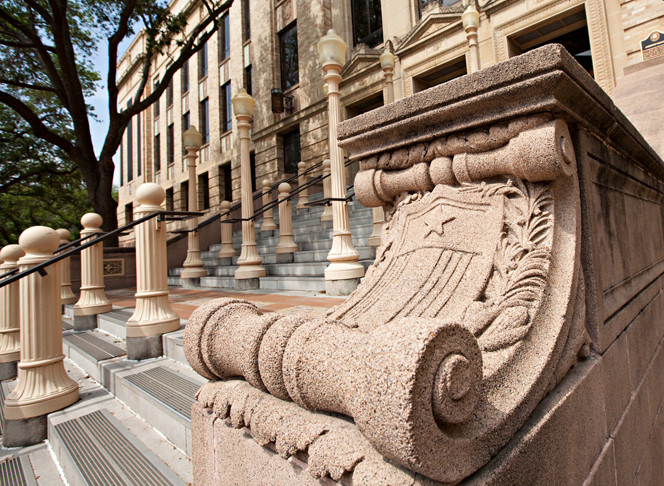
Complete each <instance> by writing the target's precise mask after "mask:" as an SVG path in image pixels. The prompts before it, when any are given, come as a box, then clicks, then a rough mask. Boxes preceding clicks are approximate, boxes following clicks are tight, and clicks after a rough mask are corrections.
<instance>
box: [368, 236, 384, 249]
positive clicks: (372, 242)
mask: <svg viewBox="0 0 664 486" xmlns="http://www.w3.org/2000/svg"><path fill="white" fill-rule="evenodd" d="M380 243H381V237H380V236H370V237H369V246H373V247H376V246H380Z"/></svg>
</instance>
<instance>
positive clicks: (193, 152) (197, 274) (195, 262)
mask: <svg viewBox="0 0 664 486" xmlns="http://www.w3.org/2000/svg"><path fill="white" fill-rule="evenodd" d="M182 139H183V144H184V148H185V149H186V150H187V155H186V156H185V158H186V159H187V169H188V170H189V181H188V186H187V192H188V193H189V194H188V202H189V211H197V210H198V190H197V186H198V184H197V182H198V181H197V178H196V158H197V157H198V151H199V149H200V148H201V143H202V140H203V139H202V136H201V134H200V133H198V130H196V127H195V126H193V125H192V126H191V127H189V128H188V129H187V130H186V131H185V132H184V134H183V135H182ZM197 224H198V218H192V219H190V220H188V221H187V229H188V230H189V233H187V243H188V247H187V259H186V260H185V261H184V263H183V264H182V266H183V267H184V270H183V271H182V274H181V275H180V281H181V282H182V286H183V287H185V288H192V287H198V286H199V283H200V280H199V279H200V278H201V277H206V276H207V270H205V268H203V267H204V265H205V263H203V260H202V259H201V251H200V249H199V246H198V231H194V230H195V228H196V226H197Z"/></svg>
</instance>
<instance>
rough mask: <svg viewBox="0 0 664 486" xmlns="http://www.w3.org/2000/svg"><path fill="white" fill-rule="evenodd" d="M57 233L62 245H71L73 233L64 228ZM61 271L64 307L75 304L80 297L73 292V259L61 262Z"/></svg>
mask: <svg viewBox="0 0 664 486" xmlns="http://www.w3.org/2000/svg"><path fill="white" fill-rule="evenodd" d="M55 232H56V233H57V234H58V236H59V237H60V245H66V244H67V243H69V237H70V236H71V233H69V231H67V230H66V229H64V228H60V229H57V230H55ZM60 270H61V273H62V284H61V287H62V288H61V292H60V294H61V299H62V305H64V304H73V303H75V302H76V301H77V300H78V297H76V295H75V294H74V292H72V291H71V259H70V258H65V259H64V260H60Z"/></svg>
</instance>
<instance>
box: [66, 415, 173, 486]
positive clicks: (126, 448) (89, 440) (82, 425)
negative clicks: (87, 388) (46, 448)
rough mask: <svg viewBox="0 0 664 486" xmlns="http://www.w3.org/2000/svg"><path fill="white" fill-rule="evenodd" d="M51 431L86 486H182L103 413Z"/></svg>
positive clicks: (114, 421)
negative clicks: (62, 446) (59, 439)
mask: <svg viewBox="0 0 664 486" xmlns="http://www.w3.org/2000/svg"><path fill="white" fill-rule="evenodd" d="M54 428H55V431H56V433H57V434H58V435H59V437H60V438H61V440H62V443H63V445H64V446H65V448H66V449H67V452H68V454H69V457H70V458H71V459H72V462H74V465H75V466H76V468H77V469H78V471H79V473H80V474H81V477H82V478H83V479H84V481H85V483H86V484H87V485H89V486H107V485H114V486H115V485H119V486H125V485H126V486H184V484H185V483H184V481H182V480H181V479H180V478H178V477H177V476H176V475H175V474H174V473H173V472H172V471H171V470H170V469H168V467H167V466H166V465H165V464H163V463H162V462H161V461H160V460H159V458H157V457H156V456H155V455H154V454H153V453H152V452H150V451H149V450H148V449H147V448H146V447H145V446H144V445H143V444H141V443H140V442H139V441H138V439H136V438H135V437H134V436H132V435H131V433H130V432H129V431H128V430H127V429H126V428H125V427H124V426H123V425H122V424H120V422H118V421H117V419H115V417H113V416H112V415H111V414H110V413H109V412H108V411H107V410H97V411H95V412H92V413H89V414H87V415H84V416H82V417H78V418H75V419H72V420H69V421H67V422H63V423H61V424H57V425H55V427H54Z"/></svg>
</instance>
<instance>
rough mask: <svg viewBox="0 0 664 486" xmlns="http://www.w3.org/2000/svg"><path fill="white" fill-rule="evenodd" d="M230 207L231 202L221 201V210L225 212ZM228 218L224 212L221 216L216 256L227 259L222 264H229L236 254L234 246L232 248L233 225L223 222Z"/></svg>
mask: <svg viewBox="0 0 664 486" xmlns="http://www.w3.org/2000/svg"><path fill="white" fill-rule="evenodd" d="M230 209H231V203H229V202H228V201H221V212H222V213H226V212H228V211H229V210H230ZM229 218H230V215H228V214H226V215H224V216H222V217H221V221H222V223H221V249H220V250H219V253H217V258H219V259H222V260H223V259H227V261H225V262H222V265H230V264H231V258H233V257H234V256H236V255H237V252H236V251H235V248H233V225H232V224H230V223H223V221H225V220H227V219H229Z"/></svg>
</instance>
